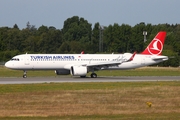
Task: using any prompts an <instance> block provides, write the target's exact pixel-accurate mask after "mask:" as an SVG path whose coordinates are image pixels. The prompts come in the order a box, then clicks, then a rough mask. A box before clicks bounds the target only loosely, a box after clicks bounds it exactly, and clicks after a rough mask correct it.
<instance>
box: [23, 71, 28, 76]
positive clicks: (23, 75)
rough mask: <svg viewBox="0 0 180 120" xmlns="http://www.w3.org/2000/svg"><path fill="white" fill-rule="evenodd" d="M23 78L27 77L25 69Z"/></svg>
mask: <svg viewBox="0 0 180 120" xmlns="http://www.w3.org/2000/svg"><path fill="white" fill-rule="evenodd" d="M23 78H27V75H26V71H25V70H24V74H23Z"/></svg>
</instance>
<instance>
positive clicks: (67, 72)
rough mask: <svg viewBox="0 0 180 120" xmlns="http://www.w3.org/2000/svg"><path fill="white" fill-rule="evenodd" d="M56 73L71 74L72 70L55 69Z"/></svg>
mask: <svg viewBox="0 0 180 120" xmlns="http://www.w3.org/2000/svg"><path fill="white" fill-rule="evenodd" d="M55 73H56V74H57V75H69V74H70V70H66V69H58V70H55Z"/></svg>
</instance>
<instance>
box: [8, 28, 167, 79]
mask: <svg viewBox="0 0 180 120" xmlns="http://www.w3.org/2000/svg"><path fill="white" fill-rule="evenodd" d="M165 37H166V32H165V31H160V32H159V33H158V34H157V35H156V36H155V38H154V39H153V40H152V41H151V43H150V44H149V45H148V46H147V48H146V49H145V50H144V51H143V52H142V53H141V54H136V52H134V53H133V54H131V53H124V54H21V55H17V56H14V57H13V58H12V59H11V60H9V61H7V62H6V63H5V66H6V67H7V68H10V69H15V70H23V71H24V74H23V78H26V77H27V74H26V71H27V70H55V73H56V74H57V75H69V74H71V75H72V76H80V77H86V75H87V73H88V72H92V73H91V75H90V76H91V78H96V77H97V74H96V73H95V71H98V70H124V69H134V68H139V67H143V66H148V65H153V64H157V63H160V62H163V61H166V60H168V57H167V56H163V55H161V54H162V50H163V45H164V41H165Z"/></svg>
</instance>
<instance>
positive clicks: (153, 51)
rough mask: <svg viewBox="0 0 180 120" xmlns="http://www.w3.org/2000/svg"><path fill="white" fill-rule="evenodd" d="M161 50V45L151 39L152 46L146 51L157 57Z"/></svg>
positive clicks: (156, 40)
mask: <svg viewBox="0 0 180 120" xmlns="http://www.w3.org/2000/svg"><path fill="white" fill-rule="evenodd" d="M162 49H163V44H162V42H161V41H160V40H159V39H157V38H155V39H153V41H152V44H150V46H149V47H148V51H149V53H151V54H152V55H159V54H161V52H162Z"/></svg>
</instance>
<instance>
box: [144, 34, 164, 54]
mask: <svg viewBox="0 0 180 120" xmlns="http://www.w3.org/2000/svg"><path fill="white" fill-rule="evenodd" d="M165 37H166V32H164V31H160V32H159V33H158V34H157V35H156V36H155V37H154V39H153V40H152V41H151V43H150V44H149V45H148V46H147V48H146V49H145V50H144V51H143V52H142V53H141V54H146V55H161V53H162V50H163V45H164V41H165Z"/></svg>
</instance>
